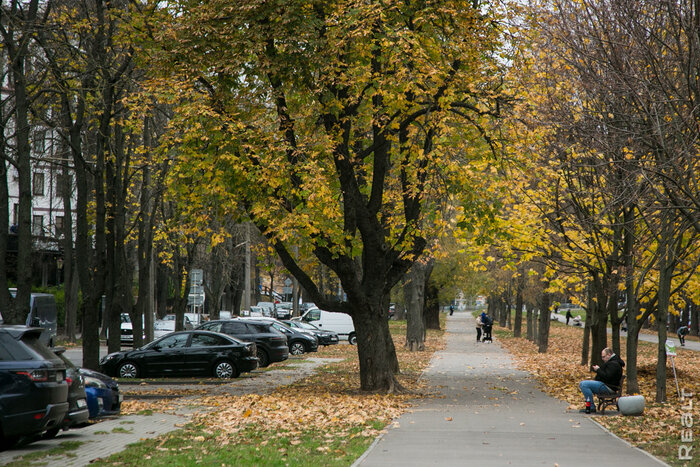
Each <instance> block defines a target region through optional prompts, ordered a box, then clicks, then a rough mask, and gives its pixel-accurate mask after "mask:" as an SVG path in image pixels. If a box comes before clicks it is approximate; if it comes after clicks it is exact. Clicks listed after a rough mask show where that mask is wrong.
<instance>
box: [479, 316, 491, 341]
mask: <svg viewBox="0 0 700 467" xmlns="http://www.w3.org/2000/svg"><path fill="white" fill-rule="evenodd" d="M481 321H482V326H481V330H482V331H483V333H484V335H483V337H482V338H481V342H493V339H492V338H491V328H492V327H493V320H491V318H489V316H488V315H484V317H483V318H482V319H481Z"/></svg>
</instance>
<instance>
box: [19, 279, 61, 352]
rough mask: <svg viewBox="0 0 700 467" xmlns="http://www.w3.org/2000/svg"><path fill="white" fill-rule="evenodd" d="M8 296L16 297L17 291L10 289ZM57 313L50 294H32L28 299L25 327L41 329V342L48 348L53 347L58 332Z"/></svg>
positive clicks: (54, 299) (54, 300)
mask: <svg viewBox="0 0 700 467" xmlns="http://www.w3.org/2000/svg"><path fill="white" fill-rule="evenodd" d="M9 290H10V295H12V297H17V289H16V288H14V287H13V288H11V289H9ZM57 316H58V311H57V308H56V298H55V297H54V296H53V295H51V294H50V293H38V292H32V294H31V295H30V297H29V314H28V315H27V322H26V323H25V324H26V325H27V326H33V327H36V328H42V329H43V330H44V331H43V332H42V334H41V342H42V343H43V344H46V345H47V346H49V347H53V344H54V342H55V340H56V332H57V330H58V319H57Z"/></svg>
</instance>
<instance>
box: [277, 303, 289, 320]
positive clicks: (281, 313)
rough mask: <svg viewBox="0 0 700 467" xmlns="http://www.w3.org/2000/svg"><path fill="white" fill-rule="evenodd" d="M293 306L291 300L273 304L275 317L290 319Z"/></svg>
mask: <svg viewBox="0 0 700 467" xmlns="http://www.w3.org/2000/svg"><path fill="white" fill-rule="evenodd" d="M292 311H293V306H292V303H291V302H282V303H278V304H277V305H275V316H274V317H276V318H277V319H292Z"/></svg>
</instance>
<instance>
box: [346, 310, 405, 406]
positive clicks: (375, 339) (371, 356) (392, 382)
mask: <svg viewBox="0 0 700 467" xmlns="http://www.w3.org/2000/svg"><path fill="white" fill-rule="evenodd" d="M353 308H354V309H355V310H357V311H356V313H355V315H354V316H353V323H354V324H355V332H357V336H358V339H357V354H358V356H359V360H360V369H361V371H360V387H361V388H362V389H363V390H369V391H379V392H396V390H398V389H400V388H401V386H400V384H399V383H398V382H397V381H396V378H395V377H394V373H395V369H396V366H397V365H395V364H396V362H397V360H396V352H395V350H394V351H393V352H392V349H394V343H393V340H392V339H391V335H390V333H389V322H388V320H387V319H386V318H385V317H384V315H385V313H382V310H380V309H377V308H376V307H374V306H369V307H367V306H359V304H358V306H356V307H353ZM360 336H365V338H360ZM387 353H388V355H387ZM392 353H393V358H391V354H392ZM383 355H387V356H388V357H389V358H382V356H383ZM363 369H364V370H363Z"/></svg>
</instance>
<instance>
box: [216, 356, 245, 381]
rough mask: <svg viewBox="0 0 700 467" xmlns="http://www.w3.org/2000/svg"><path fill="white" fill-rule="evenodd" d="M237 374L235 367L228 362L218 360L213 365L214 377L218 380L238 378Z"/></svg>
mask: <svg viewBox="0 0 700 467" xmlns="http://www.w3.org/2000/svg"><path fill="white" fill-rule="evenodd" d="M239 374H240V373H239V372H238V369H237V368H236V365H234V364H233V363H231V362H229V361H228V360H220V361H218V362H216V364H215V365H214V376H216V377H217V378H219V379H229V378H238V375H239Z"/></svg>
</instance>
